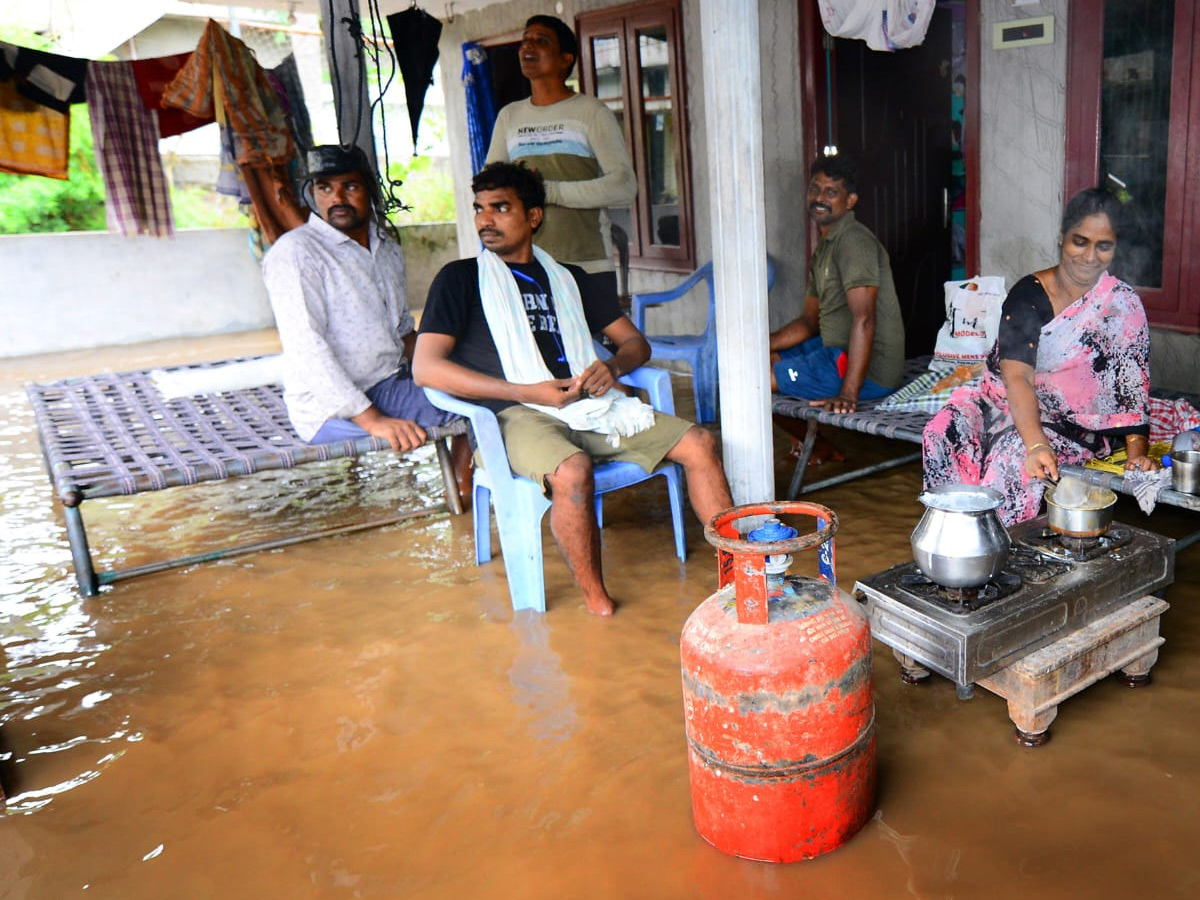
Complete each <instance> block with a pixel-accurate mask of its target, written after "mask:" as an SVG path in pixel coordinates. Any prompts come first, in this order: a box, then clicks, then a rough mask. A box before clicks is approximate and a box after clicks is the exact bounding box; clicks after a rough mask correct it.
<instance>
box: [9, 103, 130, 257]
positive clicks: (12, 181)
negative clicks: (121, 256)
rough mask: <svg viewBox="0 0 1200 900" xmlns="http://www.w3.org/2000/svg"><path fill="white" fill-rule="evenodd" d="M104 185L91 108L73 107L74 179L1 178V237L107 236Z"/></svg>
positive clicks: (71, 149)
mask: <svg viewBox="0 0 1200 900" xmlns="http://www.w3.org/2000/svg"><path fill="white" fill-rule="evenodd" d="M104 215H105V214H104V184H103V181H102V179H101V176H100V170H99V168H98V167H97V164H96V157H95V154H93V152H92V128H91V125H90V123H89V122H88V114H87V107H86V106H84V105H83V104H76V105H75V106H73V107H72V108H71V141H70V180H69V181H60V180H58V179H57V178H44V177H42V176H40V175H0V234H31V233H37V232H49V231H103V230H104V229H105V227H106V226H105V218H104Z"/></svg>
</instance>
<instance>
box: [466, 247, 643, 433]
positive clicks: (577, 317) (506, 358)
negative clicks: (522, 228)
mask: <svg viewBox="0 0 1200 900" xmlns="http://www.w3.org/2000/svg"><path fill="white" fill-rule="evenodd" d="M533 255H534V258H535V259H536V260H537V261H538V262H539V263H541V265H542V268H543V269H544V270H545V271H546V276H547V277H548V278H549V279H550V285H549V287H550V293H551V294H552V295H553V297H554V308H555V311H556V313H557V315H558V328H559V334H560V336H561V338H562V342H563V349H564V351H565V352H566V356H567V363H568V364H569V365H570V368H571V374H572V375H578V374H580V373H581V372H583V370H584V369H586V368H587V367H588V366H590V365H591V364H592V363H593V362H595V361H596V351H595V348H594V347H593V346H592V336H591V333H590V332H589V331H588V326H587V319H586V317H585V316H584V314H583V301H582V300H581V299H580V297H579V287H578V286H577V285H576V284H575V279H574V278H572V277H571V273H570V272H568V271H567V270H566V269H564V268H563V267H562V266H560V265H559V264H558V263H557V262H555V261H554V259H553V258H552V257H551V256H550V255H549V254H548V253H546V252H545V251H544V250H542V249H541V248H539V247H536V246H535V247H534V248H533ZM479 296H480V297H481V298H482V300H483V313H484V316H485V317H486V318H487V323H488V328H490V329H491V332H492V338H493V340H495V342H496V349H497V350H498V351H499V353H500V365H501V366H502V368H503V369H504V377H505V378H506V379H507V380H508V381H511V382H512V383H514V384H536V383H537V382H539V381H550V380H551V379H553V378H554V376H553V375H552V374H551V373H550V370H549V369H548V368H546V363H545V360H543V359H542V354H541V351H540V350H539V349H538V346H537V341H536V340H535V339H534V337H533V330H532V329H531V328H530V327H529V319H528V316H527V315H526V312H525V304H524V302H523V301H522V300H521V291H520V288H519V287H518V286H517V281H516V278H515V277H514V276H513V274H512V271H511V270H510V269H509V268H508V266H507V265H506V264H505V262H504V260H502V259H500V257H499V256H497V255H496V254H495V253H493V252H492V251H490V250H484V251H483V252H482V253H480V254H479ZM526 405H527V406H529V407H531V408H533V409H536V410H539V411H540V412H544V413H546V414H547V415H551V416H554V417H555V418H556V419H561V420H562V421H564V422H566V423H567V424H568V425H569V426H570V427H571V428H573V429H575V430H576V431H596V432H599V433H600V434H606V435H608V442H609V443H610V444H611V445H612V446H614V447H616V446H618V445H619V443H620V440H621V438H622V437H629V436H630V435H634V434H637V433H638V432H639V431H645V430H646V429H647V428H650V427H651V426H652V425H653V424H654V410H653V408H652V407H650V406H647V405H646V404H645V403H643V402H642V401H640V400H637V399H635V398H633V397H629V396H626V395H625V394H623V393H622V392H621V391H617V390H609V391H608V392H607V393H606V394H604V395H603V396H601V397H586V398H584V399H582V400H576V401H575V402H574V403H569V404H567V405H566V406H564V407H563V408H561V409H558V408H555V407H553V406H542V405H540V404H536V403H529V404H526Z"/></svg>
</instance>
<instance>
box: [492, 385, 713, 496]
mask: <svg viewBox="0 0 1200 900" xmlns="http://www.w3.org/2000/svg"><path fill="white" fill-rule="evenodd" d="M496 418H497V419H498V420H499V422H500V434H501V435H502V436H503V438H504V447H505V449H506V450H507V451H508V465H509V467H510V468H511V469H512V470H513V472H515V473H516V474H518V475H523V476H525V477H526V478H528V479H530V480H531V481H535V482H537V483H538V484H540V485H541V486H542V489H543V490H544V489H545V487H546V476H547V475H549V474H551V473H552V472H554V470H555V469H557V468H558V467H559V466H560V465H561V464H562V462H563V460H565V459H567V457H569V456H574V455H575V454H576V453H578V452H579V451H580V450H582V451H583V452H584V453H586V454H587V455H588V456H590V457H591V458H592V459H594V460H596V461H602V460H620V461H622V462H631V463H636V464H637V465H638V466H640V467H641V468H642V470H643V471H646V472H651V471H653V470H654V468H655V467H656V466H657V465H658V464H659V463H661V462H662V461H663V459H665V458H666V455H667V454H668V453H670V452H671V448H672V447H674V446H675V445H676V444H678V443H679V439H680V438H681V437H683V434H684V432H685V431H687V430H688V429H689V428H691V427H692V423H691V422H689V421H687V420H686V419H679V418H676V417H675V416H669V415H667V414H666V413H661V412H655V413H654V425H653V427H651V428H647V429H646V430H645V431H639V432H638V433H637V434H635V435H634V436H633V437H623V438H621V442H620V444H619V445H618V446H616V447H612V446H610V445H609V443H608V436H607V435H603V434H600V433H598V432H595V431H575V430H574V429H572V428H570V427H569V426H568V425H567V424H566V423H565V422H563V421H561V420H560V419H556V418H554V416H549V415H546V413H543V412H538V411H537V410H536V409H530V408H529V407H528V406H522V405H520V404H516V405H514V406H510V407H508V408H507V409H504V410H501V411H500V412H499V413H498V414H497V415H496Z"/></svg>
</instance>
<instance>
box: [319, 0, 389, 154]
mask: <svg viewBox="0 0 1200 900" xmlns="http://www.w3.org/2000/svg"><path fill="white" fill-rule="evenodd" d="M351 23H353V24H354V26H355V29H354V31H353V32H352V31H351ZM361 23H362V16H360V15H359V13H358V0H322V3H321V31H322V32H323V33H324V35H325V47H326V48H327V49H328V52H329V78H330V81H331V82H332V85H333V104H334V109H335V110H336V113H337V123H338V134H339V136H340V142H341V144H342V145H343V146H349V145H351V144H357V145H358V146H359V147H361V148H362V149H363V152H364V153H366V154H367V159H369V160H370V161H371V165H372V166H376V162H375V138H374V137H373V136H372V132H371V100H370V97H368V96H367V76H366V72H367V68H366V60H364V59H363V49H362V46H361V45H360V44H359V41H358V40H357V39H356V38H355V37H354V35H356V34H358V33H359V32H358V27H359V26H360V25H361Z"/></svg>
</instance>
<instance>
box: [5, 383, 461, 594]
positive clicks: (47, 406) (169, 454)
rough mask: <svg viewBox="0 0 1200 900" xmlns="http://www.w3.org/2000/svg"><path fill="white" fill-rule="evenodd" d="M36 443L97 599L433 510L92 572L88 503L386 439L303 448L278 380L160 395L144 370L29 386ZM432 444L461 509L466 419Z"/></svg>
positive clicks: (284, 465)
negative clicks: (197, 565) (185, 571)
mask: <svg viewBox="0 0 1200 900" xmlns="http://www.w3.org/2000/svg"><path fill="white" fill-rule="evenodd" d="M230 362H237V360H232V361H231V360H224V361H220V362H213V363H198V364H194V365H188V366H173V367H169V368H167V369H165V370H163V371H166V372H169V373H178V372H184V371H186V372H195V371H197V370H203V369H208V368H215V367H218V366H227V365H228V364H229V363H230ZM25 391H26V394H27V395H28V397H29V401H30V403H31V404H32V406H33V412H34V419H35V421H36V424H37V432H38V439H39V441H40V442H41V446H42V453H43V455H44V456H45V459H46V466H47V469H48V470H49V474H50V480H51V482H52V484H53V485H54V491H55V494H56V495H57V497H58V499H59V501H60V502H61V503H62V505H63V509H64V513H65V515H66V520H67V536H68V540H69V541H70V544H71V556H72V559H73V561H74V566H75V576H76V580H77V582H78V584H79V590H80V592H81V593H82V594H83V595H84V596H94V595H95V594H96V593H97V592H98V590H99V587H100V585H102V584H109V583H111V582H114V581H117V580H120V579H122V578H129V577H133V576H135V575H143V574H148V573H149V572H156V571H161V570H163V569H166V568H174V567H177V566H181V565H188V564H191V563H192V562H196V561H200V560H209V559H216V558H220V557H225V556H230V555H234V554H238V553H245V552H251V551H254V550H264V549H269V548H270V547H275V546H283V545H285V544H290V543H296V542H298V541H301V540H311V539H313V538H316V537H323V536H325V535H328V534H334V533H340V532H344V531H354V530H361V529H363V528H371V527H376V526H379V525H384V524H389V523H391V522H395V521H398V520H399V519H401V518H406V517H409V516H412V515H420V514H428V512H430V510H420V511H418V512H416V513H406V514H401V515H398V516H393V517H391V518H388V519H386V520H376V521H373V522H368V523H361V524H356V525H349V526H343V527H341V528H337V529H331V530H326V531H322V532H318V533H316V534H310V535H302V536H291V537H287V538H282V539H278V540H274V541H265V542H259V543H256V544H253V545H243V546H240V547H231V548H226V549H223V550H221V551H218V552H217V553H215V554H214V553H206V554H202V555H199V556H196V557H180V558H178V559H173V560H169V561H165V562H161V563H153V564H150V565H147V566H140V567H137V568H135V569H125V570H113V571H109V572H101V573H97V572H96V570H95V568H94V565H93V563H92V559H91V553H90V550H89V548H88V542H87V534H86V530H85V527H84V524H83V519H82V516H81V514H80V506H81V505H82V504H83V502H84V501H85V500H92V499H95V498H98V497H114V496H122V495H126V496H127V495H133V494H140V493H143V492H146V491H159V490H163V489H165V488H170V487H181V486H186V485H194V484H200V483H202V482H208V481H221V480H224V479H227V478H231V477H235V476H241V475H249V474H251V473H254V472H262V471H267V470H270V469H291V468H295V467H297V466H302V465H305V464H307V463H316V462H323V461H326V460H331V459H341V458H348V457H357V456H362V455H364V454H368V453H377V452H383V451H387V452H391V447H390V446H389V445H388V443H387V442H386V441H383V440H380V439H378V438H372V437H364V438H361V439H359V440H354V441H341V442H337V443H332V444H316V445H313V444H307V443H305V442H304V441H302V440H301V439H300V438H299V437H298V436H297V435H296V433H295V432H294V431H293V430H292V426H291V423H290V422H289V421H288V418H287V409H286V407H285V406H284V403H283V391H282V388H281V387H280V386H279V385H277V384H270V385H263V386H260V387H253V388H246V389H242V390H231V391H224V392H221V393H214V394H200V395H196V396H190V397H180V398H175V399H166V398H164V397H163V396H162V394H161V393H160V392H159V390H158V388H157V387H156V386H155V383H154V379H153V378H152V377H151V371H150V370H145V369H142V370H135V371H129V372H118V373H104V374H99V375H89V376H83V377H78V378H68V379H65V380H63V381H56V382H53V383H50V384H27V385H26V386H25ZM425 430H426V433H427V435H428V439H429V440H430V441H433V442H435V445H436V448H437V453H438V460H439V463H440V466H441V471H442V479H443V482H444V484H445V486H446V494H445V496H446V498H447V499H446V506H447V507H448V508H449V509H450V510H451V512H454V513H459V512H461V511H462V508H461V505H460V503H459V497H458V491H457V489H456V485H455V481H454V473H453V469H452V466H451V464H450V455H449V450H448V448H447V446H446V443H447V442H446V439H447V438H449V437H450V436H452V435H456V434H465V433H466V432H467V430H468V425H467V423H466V422H465V421H462V422H454V423H451V424H450V425H444V426H434V427H432V428H427V429H425Z"/></svg>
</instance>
